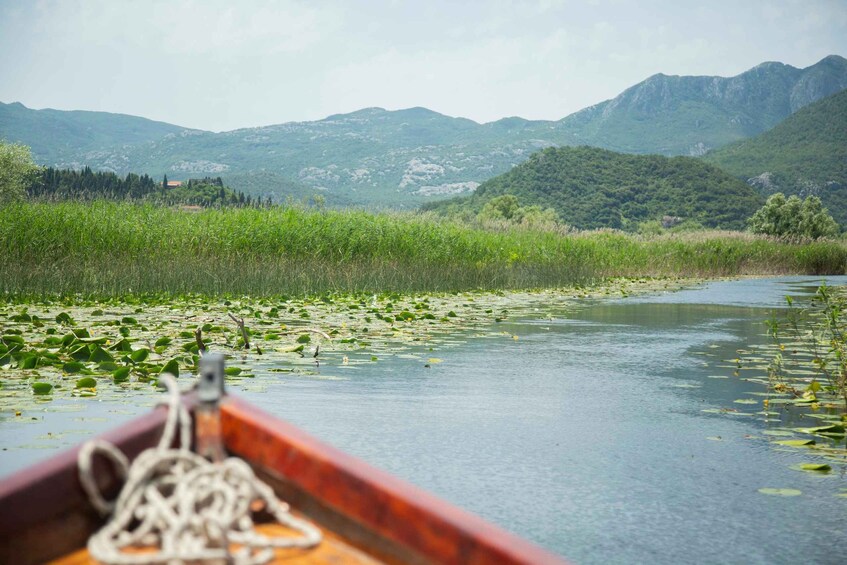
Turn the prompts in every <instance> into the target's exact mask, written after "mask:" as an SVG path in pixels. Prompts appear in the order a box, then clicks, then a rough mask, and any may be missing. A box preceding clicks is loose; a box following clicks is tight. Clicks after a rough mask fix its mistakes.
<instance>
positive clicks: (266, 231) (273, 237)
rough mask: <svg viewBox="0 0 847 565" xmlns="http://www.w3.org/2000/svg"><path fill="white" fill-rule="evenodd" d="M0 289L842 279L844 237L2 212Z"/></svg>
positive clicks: (85, 209) (308, 289) (275, 210)
mask: <svg viewBox="0 0 847 565" xmlns="http://www.w3.org/2000/svg"><path fill="white" fill-rule="evenodd" d="M0 253H2V256H3V261H2V263H0V292H3V293H6V294H12V295H30V296H38V295H67V294H76V293H81V294H83V295H86V296H101V297H109V296H122V295H125V294H127V293H162V292H164V293H170V294H175V295H178V294H184V293H201V294H208V295H226V294H232V295H252V296H273V295H280V294H320V293H326V292H353V293H355V292H451V291H465V290H518V289H524V290H525V289H540V288H559V287H567V286H574V285H591V284H597V283H600V282H602V281H606V280H609V279H612V278H620V277H632V278H638V277H649V278H663V277H683V278H687V277H691V278H715V277H725V276H745V275H748V276H749V275H781V274H813V275H814V274H844V273H845V269H847V244H845V242H844V240H843V239H842V240H828V241H827V240H819V241H810V242H795V243H791V242H786V241H781V240H776V239H773V238H768V237H763V236H755V235H752V234H749V233H743V232H725V231H699V232H688V233H677V234H663V235H658V236H638V235H630V234H625V233H623V232H619V231H612V230H597V231H586V232H576V231H571V230H569V229H567V228H565V227H563V226H561V225H555V224H551V225H549V226H546V227H543V226H542V227H521V226H514V225H509V224H507V223H500V224H498V223H496V222H489V223H485V224H472V223H459V222H457V221H450V220H444V219H439V218H437V217H435V216H431V215H428V214H420V213H417V214H416V213H399V212H392V213H372V212H365V211H359V210H343V211H336V210H314V209H312V210H309V209H304V208H301V207H295V206H288V207H272V208H264V209H250V208H221V209H207V210H202V211H199V212H196V211H185V210H181V209H177V208H168V207H157V206H152V205H147V204H136V203H125V202H108V201H94V202H90V203H80V202H16V203H10V204H7V205H5V206H3V207H0Z"/></svg>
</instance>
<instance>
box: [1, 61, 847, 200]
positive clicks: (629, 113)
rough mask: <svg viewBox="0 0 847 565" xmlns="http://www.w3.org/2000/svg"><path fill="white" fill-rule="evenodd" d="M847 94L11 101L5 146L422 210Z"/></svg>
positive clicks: (264, 191)
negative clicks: (320, 101)
mask: <svg viewBox="0 0 847 565" xmlns="http://www.w3.org/2000/svg"><path fill="white" fill-rule="evenodd" d="M845 87H847V60H845V59H843V58H841V57H838V56H830V57H827V58H825V59H823V60H821V61H820V62H818V63H816V64H815V65H812V66H810V67H808V68H805V69H796V68H794V67H791V66H788V65H783V64H780V63H765V64H762V65H759V66H758V67H755V68H754V69H751V70H750V71H747V72H746V73H742V74H741V75H738V76H737V77H731V78H722V77H669V76H665V75H656V76H654V77H651V78H649V79H647V80H645V81H644V82H642V83H640V84H638V85H635V86H633V87H632V88H630V89H627V90H626V91H625V92H623V93H622V94H621V95H620V96H618V97H616V98H614V99H613V100H608V101H606V102H603V103H601V104H597V105H596V106H592V107H591V108H587V109H585V110H582V111H580V112H577V113H576V114H573V115H571V116H569V117H567V118H565V119H563V120H561V121H558V122H553V121H531V120H524V119H521V118H517V117H512V118H504V119H502V120H498V121H496V122H492V123H487V124H479V123H476V122H474V121H471V120H467V119H463V118H453V117H449V116H445V115H442V114H439V113H437V112H433V111H431V110H427V109H426V108H409V109H406V110H398V111H387V110H384V109H381V108H366V109H363V110H359V111H357V112H353V113H350V114H341V115H334V116H330V117H328V118H326V119H324V120H318V121H313V122H292V123H285V124H279V125H272V126H267V127H257V128H249V129H240V130H235V131H230V132H222V133H211V132H203V131H196V130H184V129H182V128H178V127H177V126H170V125H168V124H158V123H156V122H150V121H147V120H142V119H141V118H130V117H128V116H116V115H113V114H100V113H92V112H79V113H78V112H70V113H68V112H56V111H54V110H40V111H33V110H27V109H26V108H23V107H22V106H20V105H15V104H11V105H2V106H0V137H5V138H7V139H9V140H10V141H22V142H24V143H27V144H29V145H32V146H33V150H34V153H35V156H36V159H37V160H38V161H39V162H40V163H42V164H47V165H53V166H56V167H59V168H65V167H73V168H81V167H83V166H90V167H91V168H92V169H94V170H104V171H111V172H115V173H117V174H120V175H125V174H127V173H129V172H140V173H146V174H149V175H151V176H153V177H154V178H161V177H162V176H163V175H165V174H167V175H168V178H171V179H174V180H185V179H187V178H192V177H203V176H213V177H218V176H220V177H223V179H224V180H225V181H226V182H227V184H228V185H230V186H232V187H233V188H235V189H239V190H244V191H245V192H247V191H249V192H250V193H251V194H257V195H262V196H263V197H264V196H269V195H274V196H275V197H276V198H277V199H278V200H283V199H285V197H286V196H296V197H298V198H299V197H303V196H310V195H313V194H321V195H323V196H324V197H325V199H326V202H327V203H329V204H342V203H349V204H356V205H366V206H374V207H395V208H404V207H406V208H412V207H416V206H418V205H419V204H421V203H425V202H430V201H433V200H439V199H443V198H449V197H453V196H457V195H467V194H470V193H471V192H473V191H474V190H475V189H476V188H477V187H478V186H479V184H480V183H481V182H483V181H485V180H487V179H489V178H492V177H494V176H496V175H499V174H501V173H504V172H507V171H509V170H510V169H511V168H512V167H514V166H515V165H517V164H519V163H522V162H523V161H525V160H526V159H527V158H528V156H529V155H530V154H532V153H534V152H536V151H538V150H539V149H542V148H545V147H550V146H574V145H593V146H600V147H605V148H609V149H613V150H619V151H624V152H630V153H658V154H665V155H677V154H684V155H689V154H701V153H703V152H704V151H705V150H706V149H708V148H711V147H716V146H718V145H723V144H726V143H729V142H733V141H736V140H739V139H743V138H747V137H750V136H752V135H755V134H758V133H760V132H762V131H764V130H766V129H768V128H770V127H772V126H773V125H775V124H776V123H778V122H779V121H780V120H782V119H784V118H785V117H787V116H789V115H790V114H791V113H792V112H794V111H796V110H797V109H799V108H801V107H803V106H804V105H806V104H808V103H810V102H812V101H815V100H817V99H819V98H821V97H822V96H825V95H827V94H831V93H834V92H836V91H838V90H841V89H843V88H845ZM66 114H67V115H66ZM128 120H135V121H128Z"/></svg>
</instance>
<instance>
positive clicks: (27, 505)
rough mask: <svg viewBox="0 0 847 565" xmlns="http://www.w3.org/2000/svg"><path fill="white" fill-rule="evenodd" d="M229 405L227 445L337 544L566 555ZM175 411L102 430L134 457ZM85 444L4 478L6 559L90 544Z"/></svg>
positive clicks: (439, 558) (514, 557) (453, 553)
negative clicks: (82, 462) (80, 468)
mask: <svg viewBox="0 0 847 565" xmlns="http://www.w3.org/2000/svg"><path fill="white" fill-rule="evenodd" d="M183 402H184V403H185V404H186V405H187V406H188V407H189V409H192V410H193V409H194V408H195V407H196V405H197V404H198V400H197V395H196V393H189V394H187V395H185V396H184V397H183ZM220 408H221V410H220V425H221V433H222V438H223V443H224V447H225V449H226V451H227V452H228V453H229V454H230V455H235V456H238V457H241V458H243V459H244V460H246V461H248V462H249V463H250V464H251V466H252V467H253V469H254V471H255V472H256V474H257V476H259V477H260V478H261V479H262V480H264V481H265V482H267V483H268V484H269V485H270V486H272V487H273V489H274V490H275V491H276V493H277V495H278V496H279V497H280V498H281V499H282V500H284V501H286V502H288V503H289V504H290V505H291V507H292V508H293V509H294V511H296V512H297V513H299V514H301V515H304V516H305V517H307V518H308V519H309V520H311V521H312V522H313V523H315V524H316V525H318V526H319V527H320V528H321V529H322V530H323V531H324V532H327V533H328V534H329V537H330V539H332V540H336V541H338V542H339V543H338V544H336V546H338V547H341V546H342V545H344V544H349V546H350V547H351V548H355V550H354V551H351V552H350V555H353V554H354V553H355V552H356V551H358V552H363V553H362V554H367V555H368V556H370V557H371V558H373V559H376V560H378V561H382V562H387V563H467V564H482V563H563V560H562V559H561V558H560V557H558V556H556V555H554V554H552V553H549V552H547V551H546V550H544V549H541V548H539V547H537V546H535V545H534V544H532V543H530V542H527V541H525V540H523V539H522V538H520V537H518V536H516V535H514V534H511V533H509V532H506V531H505V530H503V529H501V528H499V527H497V526H494V525H492V524H490V523H488V522H486V521H484V520H482V519H481V518H479V517H477V516H474V515H473V514H470V513H468V512H466V511H464V510H460V509H458V508H456V507H455V506H453V505H451V504H448V503H446V502H444V501H442V500H440V499H438V498H436V497H434V496H432V495H430V494H428V493H426V492H424V491H423V490H422V489H419V488H417V487H414V486H412V485H410V484H408V483H406V482H404V481H402V480H400V479H398V478H396V477H393V476H392V475H390V474H388V473H385V472H384V471H381V470H379V469H376V468H374V467H372V466H371V465H368V464H367V463H364V462H362V461H360V460H359V459H356V458H355V457H352V456H350V455H348V454H346V453H344V452H342V451H340V450H338V449H336V448H333V447H331V446H329V445H326V444H324V443H322V442H320V441H318V440H316V439H314V438H313V437H311V436H310V435H308V434H306V433H305V432H303V431H302V430H300V429H299V428H297V427H295V426H293V425H291V424H289V423H287V422H284V421H282V420H280V419H278V418H275V417H273V416H271V415H269V414H267V413H265V412H263V411H261V410H259V409H257V408H256V407H255V406H252V405H251V404H249V403H247V402H246V401H244V400H242V399H239V398H238V397H235V396H232V395H228V396H226V397H225V398H224V399H223V401H222V402H221V406H220ZM165 417H166V409H165V408H164V407H160V408H156V409H154V410H153V411H151V412H150V413H148V414H145V415H143V416H141V417H140V418H138V419H136V420H134V421H132V422H130V423H128V424H126V425H124V426H123V427H121V428H119V429H117V430H114V431H112V432H110V433H107V434H105V435H104V436H102V437H103V439H105V440H107V441H109V442H111V443H114V444H115V445H116V446H117V447H118V448H119V449H121V450H122V451H123V452H124V453H126V454H127V456H128V457H130V459H132V458H134V457H135V456H136V455H137V454H138V453H140V452H141V451H142V450H144V449H145V448H147V447H149V446H151V445H154V444H155V443H156V441H157V440H158V438H159V436H160V435H161V433H162V428H163V426H164V422H165ZM78 451H79V448H74V449H71V450H69V451H66V452H63V453H61V454H59V455H57V456H56V457H54V458H52V459H50V460H48V461H45V462H43V463H40V464H38V465H35V466H34V467H32V468H30V469H26V470H24V471H21V472H19V473H17V474H15V475H12V476H11V477H9V478H7V479H5V480H3V481H2V482H0V508H2V509H3V511H2V512H0V562H2V563H38V562H44V561H49V560H51V559H57V558H59V557H61V556H63V555H66V554H68V553H71V552H74V551H76V550H79V549H80V548H83V547H84V546H85V544H86V541H87V539H88V537H89V536H90V535H91V534H92V533H93V532H95V531H96V530H97V529H98V528H99V527H101V526H102V519H101V518H100V516H99V515H98V514H97V513H96V512H95V511H94V509H93V508H92V507H91V506H90V504H89V502H88V500H87V498H86V496H85V494H84V493H83V491H82V489H81V487H80V484H79V478H78V472H77V453H78ZM95 470H96V475H97V477H98V483H99V484H100V487H101V489H103V490H104V491H106V492H111V494H117V491H118V490H119V487H120V485H119V482H118V479H117V477H116V476H115V473H114V472H112V471H111V470H110V469H109V467H108V464H107V463H105V462H104V461H98V462H97V467H96V469H95ZM325 553H326V552H323V553H320V555H321V556H323V557H325V559H324V558H321V559H306V561H308V562H330V561H333V562H337V561H338V559H339V556H338V555H328V556H327V555H324V554H325ZM301 556H303V557H308V554H301ZM318 556H319V554H315V557H316V558H317V557H318ZM342 557H343V556H342ZM343 561H344V562H347V561H349V560H348V559H346V558H345V559H343ZM69 562H80V561H69Z"/></svg>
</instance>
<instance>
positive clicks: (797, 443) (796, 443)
mask: <svg viewBox="0 0 847 565" xmlns="http://www.w3.org/2000/svg"><path fill="white" fill-rule="evenodd" d="M774 443H777V444H779V445H789V446H792V447H804V446H807V445H815V443H816V442H815V440H813V439H781V440H779V441H775V442H774Z"/></svg>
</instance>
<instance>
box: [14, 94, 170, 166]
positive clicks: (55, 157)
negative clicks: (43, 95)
mask: <svg viewBox="0 0 847 565" xmlns="http://www.w3.org/2000/svg"><path fill="white" fill-rule="evenodd" d="M184 129H185V128H182V127H179V126H175V125H173V124H166V123H164V122H154V121H153V120H148V119H146V118H139V117H136V116H127V115H125V114H110V113H107V112H83V111H72V112H67V111H63V110H50V109H46V110H33V109H30V108H27V107H26V106H24V105H23V104H21V103H20V102H15V103H12V104H4V103H2V102H0V138H5V139H7V140H9V141H15V142H19V143H24V144H26V145H29V146H30V148H31V149H32V153H33V157H34V158H35V159H36V161H38V162H39V163H41V164H44V165H55V164H60V163H61V164H66V165H75V166H77V167H82V166H85V165H87V164H88V163H87V161H88V160H93V159H86V158H84V155H85V154H86V153H91V152H97V151H100V152H101V153H103V154H105V153H106V152H107V151H108V152H113V151H115V149H117V148H119V147H122V146H125V145H133V144H137V143H141V142H145V141H152V140H156V139H161V138H163V137H164V136H166V135H168V134H175V133H178V132H181V131H183V130H184ZM97 168H102V169H110V168H111V167H108V166H103V163H98V167H97ZM122 172H129V171H122Z"/></svg>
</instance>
